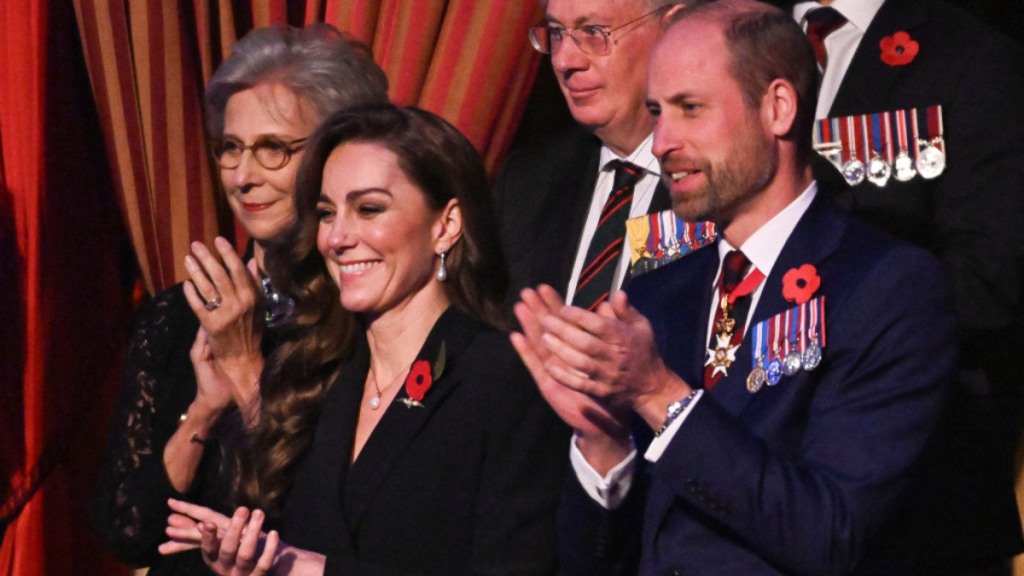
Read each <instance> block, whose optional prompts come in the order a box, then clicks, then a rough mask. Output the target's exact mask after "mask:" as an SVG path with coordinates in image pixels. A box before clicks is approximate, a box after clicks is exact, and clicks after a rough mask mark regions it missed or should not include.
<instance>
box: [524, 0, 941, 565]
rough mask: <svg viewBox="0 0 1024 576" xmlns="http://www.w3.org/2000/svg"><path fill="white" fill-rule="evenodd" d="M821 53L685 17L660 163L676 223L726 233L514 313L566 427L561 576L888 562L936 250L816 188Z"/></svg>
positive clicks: (666, 85)
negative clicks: (621, 289) (594, 291)
mask: <svg viewBox="0 0 1024 576" xmlns="http://www.w3.org/2000/svg"><path fill="white" fill-rule="evenodd" d="M813 62H814V56H813V53H812V50H811V48H810V46H809V45H808V44H807V42H806V40H805V39H804V37H803V35H802V33H801V30H800V28H799V27H798V26H797V25H796V24H795V23H794V22H793V20H792V19H791V18H790V17H789V16H787V15H785V14H784V13H782V12H780V11H778V10H776V9H774V8H771V7H768V6H766V5H764V4H760V3H757V2H751V1H749V0H720V1H718V2H715V3H711V4H707V5H702V6H698V7H693V8H690V9H686V10H683V11H681V12H680V13H679V15H678V16H677V21H676V22H675V23H674V24H672V25H671V27H670V28H669V29H668V30H667V31H666V32H665V34H664V35H663V36H662V38H661V39H660V40H659V41H658V43H657V45H656V46H655V48H654V51H653V53H652V56H651V62H650V72H649V74H650V76H649V79H648V106H649V108H650V110H651V111H652V113H654V115H655V116H657V117H658V119H657V125H656V128H655V137H654V146H653V150H654V153H655V154H656V155H657V156H658V158H659V160H660V162H661V166H662V173H663V174H664V177H665V179H666V180H667V181H668V183H669V188H670V193H671V196H672V202H673V207H674V209H675V211H676V214H677V215H678V216H680V218H682V219H684V220H702V219H710V220H713V221H715V222H716V224H717V225H718V228H719V230H720V231H721V239H720V241H719V242H718V243H717V244H716V246H715V249H705V250H700V251H698V252H696V253H695V254H693V255H691V256H688V257H687V258H684V259H681V260H679V261H677V262H675V263H673V264H670V265H668V266H665V267H663V268H660V269H658V270H655V271H653V272H650V273H648V274H645V275H643V276H640V277H639V278H637V279H636V280H634V281H633V282H632V283H631V284H630V285H629V287H628V288H627V292H628V300H627V297H626V294H616V295H615V296H613V297H612V299H611V301H610V302H609V303H606V304H603V305H602V306H600V307H598V308H597V310H596V312H592V313H591V312H586V311H583V310H580V309H579V308H577V307H563V306H562V305H561V301H560V299H559V298H558V295H557V294H556V293H555V292H554V291H553V290H551V289H550V288H549V287H541V288H540V289H539V290H537V291H533V290H526V291H524V292H523V294H522V302H521V303H519V304H517V305H516V314H517V316H518V318H519V320H520V322H521V324H522V326H523V333H521V334H514V335H513V336H512V341H513V344H514V345H515V346H516V348H517V350H518V351H519V353H520V355H521V356H522V357H523V360H524V362H525V363H526V365H527V367H528V368H529V369H530V370H531V373H532V374H533V376H534V378H535V379H536V380H537V382H538V386H539V387H540V389H541V391H542V393H543V394H544V395H545V398H546V399H547V400H548V402H549V403H550V404H551V405H552V407H553V408H554V409H555V410H556V411H557V412H558V413H559V415H560V416H562V418H563V419H564V420H565V421H566V422H567V423H569V424H570V425H571V426H573V428H574V429H575V432H576V433H575V438H574V441H573V445H572V448H571V460H572V463H573V467H574V469H575V471H576V478H575V479H571V480H570V482H569V485H568V487H567V491H566V493H565V495H564V501H563V513H562V520H561V526H560V536H561V542H560V546H561V547H562V561H563V568H564V570H565V571H566V573H569V574H600V573H612V574H629V573H637V572H639V573H640V574H642V575H654V574H702V575H706V574H736V575H744V576H747V575H751V574H773V575H774V574H810V575H823V574H854V573H860V574H899V573H900V559H899V556H900V554H901V553H902V548H901V545H900V538H901V536H902V534H901V531H900V528H901V525H900V521H901V519H902V515H901V512H902V508H901V506H902V505H903V503H904V501H905V499H904V496H905V495H906V494H907V492H908V491H909V490H911V489H913V487H914V478H915V471H916V469H917V466H918V464H919V461H920V459H921V456H922V454H923V452H924V451H925V448H926V445H927V444H928V442H929V440H930V438H931V436H932V432H933V431H934V428H935V425H936V423H937V421H938V419H939V416H940V414H941V412H942V410H943V407H944V405H945V400H946V398H947V394H948V390H949V387H950V382H951V380H952V378H953V375H954V373H955V370H956V340H955V327H954V324H955V322H954V318H953V309H952V303H951V296H950V293H949V290H948V287H947V285H946V282H945V279H944V278H943V276H942V273H941V271H940V267H939V264H938V262H937V261H936V260H935V259H934V258H933V257H931V256H930V255H929V254H927V253H926V252H925V251H923V250H921V249H919V248H914V247H911V246H909V245H906V244H902V243H899V242H897V241H895V240H893V239H892V238H890V237H888V236H885V235H884V234H883V233H881V232H878V231H876V230H874V229H871V228H870V227H868V226H866V225H864V224H862V223H860V222H858V221H855V220H851V219H850V218H849V217H847V216H846V215H844V214H843V212H842V211H841V210H839V209H838V208H836V207H835V206H834V205H833V204H832V203H831V201H830V200H829V199H828V198H826V197H825V196H823V195H820V194H818V192H817V185H816V183H815V182H814V180H813V178H812V176H811V168H810V165H809V161H810V154H811V148H810V138H811V126H812V120H813V110H814V102H815V88H816V87H815V73H814V68H813V66H814V64H813ZM631 303H632V304H631ZM787 347H788V348H787ZM791 356H793V357H792V358H791ZM791 360H792V362H791ZM775 361H778V362H777V363H776V362H775ZM631 415H636V416H637V417H638V421H639V422H640V423H641V424H643V425H644V426H641V427H640V428H639V429H638V438H639V435H640V434H641V433H642V432H644V431H645V430H646V432H647V433H648V435H649V433H650V432H651V431H653V432H654V434H655V437H654V439H653V441H651V442H650V445H649V447H647V448H646V451H645V452H643V456H642V460H641V457H639V456H638V455H637V450H636V448H635V447H634V441H633V439H632V437H631V436H630V434H629V431H630V426H629V425H628V422H629V419H630V417H631ZM636 443H637V444H641V443H642V442H641V441H640V440H637V441H636Z"/></svg>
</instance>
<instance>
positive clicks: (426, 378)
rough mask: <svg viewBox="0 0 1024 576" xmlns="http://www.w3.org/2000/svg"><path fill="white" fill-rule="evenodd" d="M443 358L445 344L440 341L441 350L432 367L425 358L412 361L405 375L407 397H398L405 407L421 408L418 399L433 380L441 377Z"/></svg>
mask: <svg viewBox="0 0 1024 576" xmlns="http://www.w3.org/2000/svg"><path fill="white" fill-rule="evenodd" d="M444 360H445V346H444V342H441V352H440V353H439V354H438V355H437V360H435V361H434V366H433V367H431V366H430V362H427V361H426V360H417V361H415V362H413V364H412V368H410V369H409V375H408V376H406V377H405V393H406V394H407V395H408V396H409V397H408V398H399V399H398V401H399V402H401V403H402V404H405V406H406V407H407V408H412V407H413V406H419V407H420V408H422V407H423V404H420V400H423V397H424V396H426V395H427V391H428V390H430V387H431V386H433V385H434V380H437V379H438V378H440V377H441V373H442V372H444Z"/></svg>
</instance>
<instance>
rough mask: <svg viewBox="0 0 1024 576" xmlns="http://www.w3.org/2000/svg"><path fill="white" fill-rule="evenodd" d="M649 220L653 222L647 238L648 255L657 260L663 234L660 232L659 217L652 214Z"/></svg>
mask: <svg viewBox="0 0 1024 576" xmlns="http://www.w3.org/2000/svg"><path fill="white" fill-rule="evenodd" d="M647 218H648V219H649V220H650V222H651V233H650V235H649V236H647V253H648V254H650V255H651V257H652V258H657V257H658V251H659V250H658V244H659V243H660V238H661V232H660V231H659V230H658V228H659V226H658V223H659V221H658V215H657V214H650V215H649V216H647Z"/></svg>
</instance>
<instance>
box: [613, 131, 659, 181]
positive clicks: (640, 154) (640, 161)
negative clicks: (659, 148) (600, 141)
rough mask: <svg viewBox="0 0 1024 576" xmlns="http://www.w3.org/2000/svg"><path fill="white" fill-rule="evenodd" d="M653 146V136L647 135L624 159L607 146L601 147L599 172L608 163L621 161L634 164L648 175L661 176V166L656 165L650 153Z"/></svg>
mask: <svg viewBox="0 0 1024 576" xmlns="http://www.w3.org/2000/svg"><path fill="white" fill-rule="evenodd" d="M653 144H654V134H653V133H652V134H649V135H648V136H647V138H644V141H643V142H641V143H640V145H639V146H637V147H636V150H633V152H632V153H630V154H629V156H626V157H625V158H623V157H621V156H619V155H618V154H616V153H615V152H612V149H611V148H609V147H607V146H601V170H604V169H605V167H606V166H608V163H609V162H611V161H612V160H623V161H626V162H629V163H630V164H635V165H637V166H639V167H641V168H643V169H645V170H647V172H648V173H650V174H654V175H655V176H661V166H660V165H659V164H658V159H657V158H655V157H654V153H653V152H651V146H652V145H653Z"/></svg>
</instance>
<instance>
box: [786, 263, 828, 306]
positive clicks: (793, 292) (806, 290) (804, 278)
mask: <svg viewBox="0 0 1024 576" xmlns="http://www.w3.org/2000/svg"><path fill="white" fill-rule="evenodd" d="M820 287H821V277H820V276H818V270H817V269H816V268H815V267H814V266H811V265H810V264H804V265H803V266H801V267H799V268H792V269H790V270H789V272H786V275H785V276H783V277H782V296H783V297H785V298H786V300H789V301H790V302H795V303H797V304H803V303H804V302H807V301H809V300H810V299H811V296H814V293H815V292H817V291H818V288H820Z"/></svg>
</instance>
